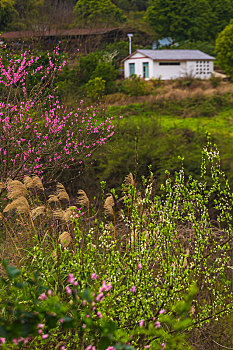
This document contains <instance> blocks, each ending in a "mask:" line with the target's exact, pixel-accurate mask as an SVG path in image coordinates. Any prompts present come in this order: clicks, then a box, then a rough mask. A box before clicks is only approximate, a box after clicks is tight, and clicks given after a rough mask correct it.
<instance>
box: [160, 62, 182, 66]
mask: <svg viewBox="0 0 233 350" xmlns="http://www.w3.org/2000/svg"><path fill="white" fill-rule="evenodd" d="M159 65H160V66H180V62H159Z"/></svg>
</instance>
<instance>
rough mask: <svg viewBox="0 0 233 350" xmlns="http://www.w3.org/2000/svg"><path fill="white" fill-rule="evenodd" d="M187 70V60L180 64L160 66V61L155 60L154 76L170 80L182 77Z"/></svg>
mask: <svg viewBox="0 0 233 350" xmlns="http://www.w3.org/2000/svg"><path fill="white" fill-rule="evenodd" d="M186 70H187V62H186V61H184V62H180V65H179V66H172V65H171V66H160V64H159V62H158V61H154V78H156V79H158V78H160V79H162V80H170V79H176V78H179V77H182V76H184V75H185V73H186Z"/></svg>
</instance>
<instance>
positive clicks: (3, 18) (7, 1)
mask: <svg viewBox="0 0 233 350" xmlns="http://www.w3.org/2000/svg"><path fill="white" fill-rule="evenodd" d="M14 4H15V0H0V30H5V29H6V28H7V27H8V26H9V25H10V24H11V23H12V21H13V18H14V14H15V9H14Z"/></svg>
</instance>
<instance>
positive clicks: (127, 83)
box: [121, 75, 151, 96]
mask: <svg viewBox="0 0 233 350" xmlns="http://www.w3.org/2000/svg"><path fill="white" fill-rule="evenodd" d="M121 90H122V92H124V93H126V94H127V95H129V96H143V95H149V94H150V92H151V87H150V86H149V85H148V84H147V83H146V82H145V80H142V79H141V78H140V77H137V76H136V75H132V76H131V77H130V78H129V79H125V80H123V82H122V84H121Z"/></svg>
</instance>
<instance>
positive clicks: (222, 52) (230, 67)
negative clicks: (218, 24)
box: [215, 20, 233, 79]
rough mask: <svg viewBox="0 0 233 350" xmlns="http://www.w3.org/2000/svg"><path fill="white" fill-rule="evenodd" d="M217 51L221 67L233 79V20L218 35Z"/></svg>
mask: <svg viewBox="0 0 233 350" xmlns="http://www.w3.org/2000/svg"><path fill="white" fill-rule="evenodd" d="M215 51H216V52H217V58H218V63H219V65H220V67H221V68H223V69H224V71H225V72H226V74H228V75H229V76H230V77H231V79H233V20H232V21H231V22H230V24H228V26H226V28H224V29H223V31H222V32H221V33H220V34H219V35H218V37H217V39H216V46H215Z"/></svg>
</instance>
